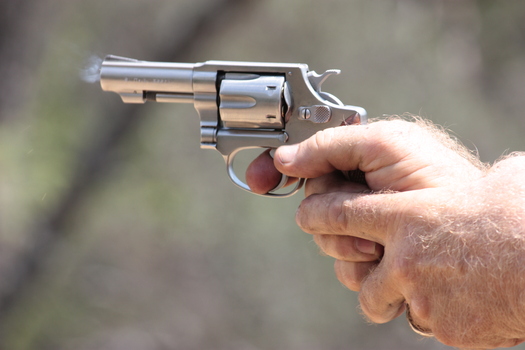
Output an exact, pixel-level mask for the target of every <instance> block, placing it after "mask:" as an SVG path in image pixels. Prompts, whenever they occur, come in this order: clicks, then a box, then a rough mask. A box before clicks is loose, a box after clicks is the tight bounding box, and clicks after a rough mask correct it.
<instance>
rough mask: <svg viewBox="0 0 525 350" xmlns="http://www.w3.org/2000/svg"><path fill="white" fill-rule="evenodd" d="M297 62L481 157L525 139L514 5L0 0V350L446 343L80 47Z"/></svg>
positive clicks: (191, 115) (187, 125) (249, 349)
mask: <svg viewBox="0 0 525 350" xmlns="http://www.w3.org/2000/svg"><path fill="white" fill-rule="evenodd" d="M106 54H116V55H120V56H128V57H133V58H138V59H144V60H167V61H182V62H202V61H206V60H211V59H216V60H243V61H270V62H297V63H307V64H309V66H310V68H311V69H313V70H317V71H318V72H320V71H324V70H326V69H330V68H338V69H341V70H342V74H341V75H340V76H337V77H332V78H331V79H329V81H328V82H327V83H326V84H325V85H324V88H323V89H324V90H325V91H329V92H331V93H333V94H334V95H336V96H337V97H339V98H340V99H341V100H342V101H343V102H345V103H347V104H353V105H358V106H363V107H365V108H366V109H367V110H368V113H369V116H370V117H380V116H383V115H392V114H404V113H411V114H417V115H421V116H423V117H426V118H430V119H431V120H433V121H434V122H436V123H438V124H440V125H444V126H445V127H447V128H449V129H451V130H452V131H453V133H454V135H455V136H456V137H457V138H458V139H460V140H461V141H462V142H463V143H464V144H465V145H466V146H468V147H469V148H471V149H473V150H476V151H477V152H479V154H480V156H481V158H482V159H483V160H484V161H487V162H493V161H494V160H496V159H497V158H498V157H499V156H501V155H502V154H505V153H509V152H512V151H517V150H525V139H524V137H523V135H525V117H524V112H523V111H524V110H525V98H524V94H525V2H522V1H520V0H507V1H489V0H485V1H470V0H465V1H439V0H437V1H419V0H397V1H395V0H393V1H378V0H344V1H343V0H324V1H318V0H317V1H314V0H301V1H299V0H268V1H255V0H169V1H167V0H148V1H137V0H125V1H124V0H115V1H107V0H91V1H81V0H69V1H58V0H38V1H36V0H19V1H14V0H11V1H4V2H2V3H1V4H0V74H1V80H0V84H1V87H2V89H1V91H2V92H1V94H0V346H1V348H2V349H11V350H19V349H76V350H84V349H99V350H120V349H127V350H134V349H154V350H156V349H195V350H198V349H229V350H237V349H239V350H241V349H243V350H244V349H246V350H256V349H288V350H294V349H301V350H308V349H334V350H335V349H359V350H369V349H370V350H371V349H374V350H379V349H384V350H387V349H389V350H390V349H406V350H407V349H430V350H432V349H447V347H445V346H443V345H441V344H439V343H437V342H435V341H433V340H425V339H422V338H421V337H419V336H417V335H415V334H413V333H412V332H411V331H410V330H409V328H408V326H407V324H406V321H405V320H404V318H403V317H400V318H399V319H397V320H396V321H394V322H391V323H389V324H386V325H370V324H368V323H367V322H366V321H365V320H364V318H363V317H362V316H361V315H360V312H359V309H358V304H357V296H356V294H355V293H353V292H351V291H348V290H346V289H345V288H344V287H343V286H342V285H341V284H340V283H339V282H338V281H337V280H336V278H335V276H334V273H333V269H332V264H333V261H332V259H331V258H328V257H325V256H321V255H320V254H319V252H318V250H317V248H316V246H315V244H314V243H313V241H312V239H311V237H310V236H308V235H307V234H305V233H303V232H301V231H300V230H299V229H298V228H297V227H296V226H295V223H294V213H295V210H296V208H297V205H298V204H299V202H300V200H301V196H302V194H299V195H296V196H295V197H293V198H289V199H280V200H276V199H268V198H262V197H258V196H254V195H251V194H248V193H245V192H243V191H241V190H239V189H237V188H236V187H234V186H233V184H231V183H230V180H229V179H228V178H227V175H226V172H225V166H224V162H223V160H222V158H221V157H220V155H219V153H217V152H215V151H209V150H201V149H200V148H199V137H200V134H199V120H198V116H197V113H196V112H195V111H194V109H193V107H192V106H191V105H159V104H152V103H150V104H146V105H133V106H129V105H124V104H122V103H121V101H120V98H119V97H118V96H117V95H115V94H110V93H104V92H102V91H101V90H100V87H99V86H98V84H96V83H86V82H84V81H82V80H81V79H80V72H81V71H82V70H83V69H85V68H86V67H87V66H88V65H89V62H90V59H93V58H96V57H98V58H102V57H104V56H105V55H106ZM520 348H521V349H525V347H523V346H522V347H520Z"/></svg>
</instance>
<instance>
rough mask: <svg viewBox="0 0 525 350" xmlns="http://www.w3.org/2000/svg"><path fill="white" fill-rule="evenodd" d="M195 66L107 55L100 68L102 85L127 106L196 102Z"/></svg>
mask: <svg viewBox="0 0 525 350" xmlns="http://www.w3.org/2000/svg"><path fill="white" fill-rule="evenodd" d="M194 67H195V65H194V64H191V63H169V62H147V61H139V60H134V59H130V58H124V57H118V56H107V57H106V59H105V60H104V62H103V63H102V66H101V68H100V85H101V86H102V89H103V90H104V91H113V92H116V93H118V94H119V95H120V97H121V98H122V101H123V102H125V103H144V102H146V101H155V102H168V103H193V102H194V101H193V69H194Z"/></svg>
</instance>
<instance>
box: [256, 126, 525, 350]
mask: <svg viewBox="0 0 525 350" xmlns="http://www.w3.org/2000/svg"><path fill="white" fill-rule="evenodd" d="M458 150H459V152H458ZM275 158H276V160H275V165H276V168H277V169H279V171H281V172H282V173H284V174H287V175H289V176H297V177H307V178H313V179H311V180H309V181H308V182H307V186H306V189H305V191H306V195H307V199H305V200H304V201H303V203H302V204H301V207H300V208H299V210H298V212H297V222H298V224H299V226H300V227H301V228H302V229H303V230H305V231H306V232H308V233H312V234H314V235H315V236H314V237H315V240H316V242H317V243H318V244H319V246H320V247H321V249H322V250H323V251H324V252H325V253H326V254H328V255H331V256H333V257H335V258H336V259H337V261H336V264H335V269H336V275H337V277H338V278H339V280H340V281H341V282H342V283H343V284H345V285H346V286H348V287H349V288H350V289H352V290H355V291H360V302H361V305H362V309H363V311H364V313H365V314H366V315H367V316H368V317H369V318H370V319H371V320H372V321H374V322H378V323H382V322H387V321H389V320H391V319H393V318H395V317H397V316H398V315H399V314H401V313H402V312H403V310H404V308H405V305H410V314H409V315H410V318H411V320H412V323H414V324H415V325H416V326H415V327H416V329H417V330H418V331H419V332H423V333H428V332H432V333H433V334H434V335H435V336H436V338H437V339H438V340H440V341H442V342H444V343H445V344H448V345H453V346H463V347H470V348H480V347H497V346H513V345H515V344H517V343H519V342H521V341H522V338H523V336H524V335H525V332H524V329H525V327H524V326H523V324H524V322H523V316H521V314H523V307H522V306H521V305H520V302H518V300H519V301H521V299H520V291H521V290H522V289H523V288H522V287H523V281H521V279H519V278H518V279H517V278H516V275H521V273H520V272H521V265H523V264H519V262H520V261H523V259H524V257H523V256H522V255H523V251H524V249H523V242H522V239H523V236H522V233H523V227H522V223H521V221H520V220H519V218H520V215H521V214H523V212H524V211H525V209H524V208H525V204H524V203H523V201H522V200H521V198H524V197H525V196H523V194H525V189H524V188H523V187H524V184H525V179H523V178H519V177H516V176H513V174H516V171H518V174H519V173H520V172H521V173H525V161H522V157H517V158H514V159H509V160H507V161H505V162H501V163H499V164H498V166H497V167H495V168H494V169H492V170H491V171H490V172H488V173H487V174H486V172H485V171H484V170H483V169H482V167H481V166H480V164H479V163H477V162H476V159H475V158H474V157H472V156H470V154H469V153H468V152H465V151H461V147H459V146H457V144H456V143H454V142H452V140H450V139H449V138H448V137H447V136H446V135H445V134H443V133H439V132H435V130H431V129H429V128H428V127H422V126H420V125H417V124H412V123H406V122H400V121H395V122H379V123H374V124H371V125H369V126H352V127H343V128H336V129H331V130H327V131H326V132H322V133H320V134H317V135H316V136H315V137H314V138H311V139H309V140H307V141H305V142H303V143H302V144H300V145H298V146H290V147H283V148H281V149H279V150H278V151H277V152H276V157H275ZM355 169H360V170H362V171H364V172H365V173H366V180H367V183H368V185H369V187H370V188H369V190H371V191H366V190H367V189H366V188H364V187H363V186H362V185H356V184H352V183H349V182H348V181H346V180H345V179H344V177H342V176H341V175H340V173H339V172H337V171H336V170H355ZM254 174H255V175H257V172H255V173H254ZM252 175H253V174H252ZM253 180H257V176H252V177H251V179H249V180H248V181H249V182H250V181H253ZM367 192H368V193H367ZM518 193H519V194H521V196H520V195H518ZM364 242H365V243H364ZM366 242H368V243H366ZM372 242H375V243H376V244H374V243H372ZM494 242H497V244H496V245H494V244H491V243H494ZM383 247H384V255H383V256H382V258H381V259H380V260H379V259H378V257H380V256H381V254H382V248H383ZM362 248H364V249H362Z"/></svg>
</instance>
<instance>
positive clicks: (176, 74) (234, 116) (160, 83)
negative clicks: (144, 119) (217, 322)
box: [100, 55, 366, 197]
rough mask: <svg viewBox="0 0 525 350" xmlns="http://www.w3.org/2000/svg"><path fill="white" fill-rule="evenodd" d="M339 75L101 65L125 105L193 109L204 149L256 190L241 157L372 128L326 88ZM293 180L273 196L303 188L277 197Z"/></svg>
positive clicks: (221, 66)
mask: <svg viewBox="0 0 525 350" xmlns="http://www.w3.org/2000/svg"><path fill="white" fill-rule="evenodd" d="M339 73H340V71H339V70H335V69H331V70H327V71H326V72H324V73H323V74H317V73H316V72H314V71H310V70H309V69H308V66H307V65H306V64H298V63H291V64H288V63H259V62H229V61H207V62H204V63H196V64H193V63H168V62H148V61H139V60H135V59H130V58H124V57H118V56H111V55H110V56H107V57H106V58H105V59H104V61H103V62H102V65H101V68H100V85H101V87H102V89H103V90H104V91H113V92H116V93H118V94H119V95H120V97H121V98H122V100H123V101H124V102H125V103H145V102H146V101H154V102H166V103H193V104H194V106H195V109H196V110H197V112H198V114H199V116H200V120H201V122H200V128H201V148H209V149H216V150H217V151H219V152H220V153H221V154H222V156H223V157H224V160H225V162H226V166H227V173H228V175H229V177H230V179H231V180H232V181H233V183H234V184H235V185H237V186H238V187H240V188H242V189H244V190H246V191H249V192H251V190H250V188H249V186H248V185H246V184H245V183H244V182H243V181H242V180H241V179H240V178H239V177H238V176H237V175H236V173H235V170H234V168H233V163H234V159H235V157H236V155H237V154H238V153H239V151H241V150H244V149H248V148H270V149H275V148H277V147H279V146H282V145H286V144H294V143H298V142H301V141H303V140H305V139H307V138H309V137H310V136H312V135H314V134H315V133H316V132H317V131H319V130H322V129H326V128H329V127H335V126H340V125H342V124H345V123H346V124H364V123H366V111H365V110H364V109H363V108H361V107H356V106H348V105H344V104H343V103H342V102H341V101H340V100H339V99H338V98H337V97H335V96H333V95H331V94H329V93H327V92H324V91H322V90H321V86H322V84H323V82H324V81H325V80H326V79H327V78H328V77H329V76H330V75H332V74H339ZM286 180H287V178H286V177H285V176H283V179H282V181H281V183H280V184H279V185H278V186H277V187H276V188H275V189H273V190H272V191H270V192H269V193H267V194H266V195H267V196H277V197H286V196H290V195H292V194H294V193H296V192H297V191H298V190H299V189H300V188H301V187H302V185H303V183H304V179H300V180H299V181H298V182H297V183H296V185H295V187H294V188H293V189H292V190H291V191H289V192H287V193H278V192H276V191H277V190H278V189H280V188H281V187H282V186H283V185H284V184H285V183H286ZM252 193H253V192H252Z"/></svg>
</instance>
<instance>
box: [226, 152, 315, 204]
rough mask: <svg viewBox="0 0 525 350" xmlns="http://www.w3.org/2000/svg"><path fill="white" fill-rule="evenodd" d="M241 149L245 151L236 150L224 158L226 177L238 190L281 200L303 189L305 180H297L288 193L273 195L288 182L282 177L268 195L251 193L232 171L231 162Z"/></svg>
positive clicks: (284, 176) (248, 187)
mask: <svg viewBox="0 0 525 350" xmlns="http://www.w3.org/2000/svg"><path fill="white" fill-rule="evenodd" d="M243 149H247V148H240V149H237V150H235V151H233V152H232V153H230V154H229V155H228V156H227V157H225V159H226V171H227V172H228V176H229V177H230V180H231V181H232V182H233V183H234V184H235V185H236V186H237V187H239V188H240V189H243V190H245V191H247V192H250V193H253V194H257V195H259V196H263V197H281V198H284V197H290V196H292V195H294V194H296V193H297V192H298V191H299V190H300V189H301V188H302V187H303V185H304V182H305V179H299V181H297V184H296V185H295V187H293V188H292V189H291V191H290V192H286V193H275V192H274V191H277V190H279V189H281V188H282V187H283V186H284V185H286V182H287V181H288V176H286V175H283V176H282V177H281V181H280V182H279V184H278V185H277V186H276V187H275V188H273V189H272V190H270V191H269V192H268V193H265V194H259V193H255V192H253V191H252V190H251V188H250V186H248V185H247V184H245V183H244V182H243V181H242V180H241V179H239V177H238V176H237V174H235V170H233V162H234V160H235V157H236V156H237V153H239V152H240V151H242V150H243Z"/></svg>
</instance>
